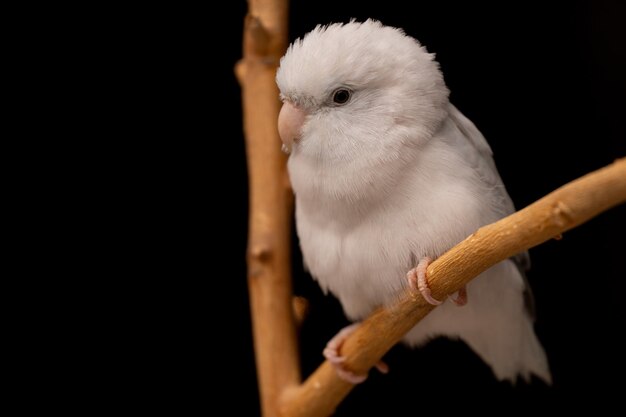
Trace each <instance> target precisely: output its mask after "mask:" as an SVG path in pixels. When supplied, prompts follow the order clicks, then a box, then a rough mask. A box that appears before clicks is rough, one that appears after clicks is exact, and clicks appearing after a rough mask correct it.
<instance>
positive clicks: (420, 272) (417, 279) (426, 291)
mask: <svg viewBox="0 0 626 417" xmlns="http://www.w3.org/2000/svg"><path fill="white" fill-rule="evenodd" d="M431 262H432V259H430V258H429V257H427V256H426V257H424V258H422V259H421V260H420V261H419V263H418V264H417V266H416V267H415V268H413V269H411V270H410V271H409V272H408V273H407V274H406V278H407V280H408V281H409V286H410V287H411V289H412V290H413V291H419V292H420V293H421V294H422V297H424V299H425V300H426V301H427V302H429V303H430V304H432V305H435V306H438V305H439V304H441V303H442V302H441V301H439V300H436V299H434V298H433V296H432V295H430V288H429V287H428V281H427V280H426V268H428V265H429V264H430V263H431ZM452 301H453V302H454V304H456V305H458V306H463V305H465V304H467V289H466V288H465V286H463V288H461V289H460V290H459V292H458V296H457V298H453V299H452Z"/></svg>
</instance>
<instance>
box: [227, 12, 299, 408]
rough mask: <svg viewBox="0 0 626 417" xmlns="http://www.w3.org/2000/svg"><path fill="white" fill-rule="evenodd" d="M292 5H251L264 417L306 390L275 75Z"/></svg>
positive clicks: (240, 67) (256, 319)
mask: <svg viewBox="0 0 626 417" xmlns="http://www.w3.org/2000/svg"><path fill="white" fill-rule="evenodd" d="M287 6H288V1H287V0H249V1H248V8H249V11H248V15H247V16H246V18H245V22H244V34H243V39H244V41H243V59H242V60H241V61H240V62H239V63H238V64H237V65H236V67H235V73H236V75H237V77H238V79H239V83H240V84H241V87H242V94H243V116H244V133H245V137H246V152H247V160H248V175H249V185H250V218H249V236H248V287H249V291H250V309H251V313H252V325H253V333H254V343H255V357H256V366H257V375H258V382H259V390H260V395H261V409H262V412H263V416H266V417H275V416H277V415H278V410H277V404H278V398H279V394H280V393H281V392H282V391H283V390H284V389H285V388H287V387H289V386H295V385H297V384H298V383H299V382H300V370H299V359H298V352H297V344H296V329H295V322H294V316H293V305H292V290H291V277H290V271H291V263H290V256H291V254H290V247H291V244H290V238H291V232H290V225H291V209H292V206H293V197H292V195H291V190H290V189H289V187H288V181H287V173H286V158H285V155H283V153H282V152H281V151H280V139H279V136H278V128H277V120H278V112H279V110H280V101H279V99H278V88H277V87H276V82H275V80H274V79H275V76H276V68H277V66H278V62H279V59H280V57H281V56H282V55H283V54H284V53H285V50H286V47H287Z"/></svg>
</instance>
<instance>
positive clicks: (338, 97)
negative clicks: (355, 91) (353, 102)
mask: <svg viewBox="0 0 626 417" xmlns="http://www.w3.org/2000/svg"><path fill="white" fill-rule="evenodd" d="M350 95H351V93H350V90H347V89H345V88H340V89H338V90H335V92H334V93H333V102H335V104H346V103H347V102H348V100H350Z"/></svg>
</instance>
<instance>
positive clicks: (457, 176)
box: [276, 20, 551, 383]
mask: <svg viewBox="0 0 626 417" xmlns="http://www.w3.org/2000/svg"><path fill="white" fill-rule="evenodd" d="M276 80H277V83H278V86H279V88H280V91H281V99H282V100H283V107H282V109H281V113H280V116H279V122H278V124H279V126H278V128H279V133H280V136H281V139H282V141H283V144H284V145H283V147H284V149H285V150H286V151H289V152H290V156H289V161H288V169H289V175H290V179H291V183H292V186H293V190H294V193H295V197H296V224H297V232H298V236H299V240H300V246H301V249H302V254H303V257H304V262H305V266H306V267H307V268H308V270H309V271H310V272H311V274H312V276H313V277H314V278H315V279H316V280H317V281H318V282H319V284H320V285H321V287H322V289H323V290H324V291H326V292H327V291H330V292H331V293H333V294H334V295H335V296H337V297H338V299H339V300H340V302H341V304H342V306H343V309H344V311H345V313H346V315H347V316H348V318H350V319H351V320H354V321H358V320H361V319H363V318H365V317H366V316H367V315H368V314H370V313H371V312H372V311H373V310H374V309H375V308H377V307H379V306H381V305H385V304H389V303H392V302H393V301H394V300H395V299H396V298H397V297H398V295H399V294H402V293H403V292H404V291H406V289H407V287H411V288H412V289H414V290H417V289H419V291H420V292H421V293H422V294H423V296H424V297H425V298H426V300H427V301H429V302H431V303H433V304H438V303H439V301H438V300H435V299H433V298H432V297H431V296H430V291H429V289H428V285H427V283H426V282H427V281H426V277H425V270H426V267H427V266H428V262H430V260H431V259H435V258H437V257H438V256H439V255H441V254H442V253H444V252H445V251H446V250H448V249H450V248H451V247H452V246H454V245H455V244H456V243H458V242H460V241H461V240H463V239H464V238H465V237H467V236H468V235H469V234H471V233H472V232H474V231H475V230H476V229H478V228H479V227H481V226H483V225H485V224H488V223H491V222H494V221H496V220H498V219H500V218H502V217H504V216H506V215H508V214H510V213H512V212H513V211H514V208H513V204H512V202H511V199H510V197H509V196H508V194H507V192H506V189H505V187H504V185H503V184H502V180H501V179H500V176H499V174H498V171H497V169H496V166H495V164H494V161H493V158H492V152H491V149H490V147H489V145H488V144H487V142H486V141H485V138H484V137H483V136H482V134H481V133H480V132H479V131H478V129H477V128H476V126H474V124H473V123H472V122H471V121H470V120H468V119H467V118H466V117H464V116H463V114H461V112H460V111H459V110H457V109H456V108H455V107H454V106H453V105H452V104H451V103H450V102H449V101H448V89H447V88H446V85H445V83H444V80H443V76H442V74H441V71H440V70H439V66H438V64H437V62H436V61H435V60H434V56H433V55H432V54H429V53H428V52H427V51H426V49H425V48H424V47H423V46H421V45H420V44H419V43H418V42H417V41H416V40H415V39H413V38H411V37H409V36H407V35H406V34H405V33H404V32H403V31H402V30H400V29H397V28H392V27H388V26H383V25H382V24H381V23H380V22H378V21H375V20H367V21H365V22H356V21H351V22H350V23H347V24H331V25H327V26H317V27H316V28H315V29H314V30H313V31H311V32H310V33H308V34H307V35H305V36H304V38H303V39H298V40H296V41H295V42H294V43H293V44H292V45H290V47H289V49H288V50H287V53H286V54H285V56H284V57H283V58H282V59H281V61H280V68H279V70H278V73H277V76H276ZM521 260H527V254H521V255H520V256H518V257H517V258H516V259H511V260H506V261H504V262H501V263H499V264H497V265H495V266H493V267H492V268H490V269H489V270H487V271H485V272H484V273H482V274H481V275H480V276H479V277H477V278H476V279H474V280H473V281H471V283H470V284H469V285H468V287H467V289H466V290H465V289H464V290H462V291H459V294H458V297H457V298H456V299H454V300H449V301H447V302H443V303H442V304H441V305H440V306H439V307H437V308H436V309H435V310H433V311H432V312H431V313H430V314H429V315H428V316H427V317H426V318H424V319H423V320H422V321H421V322H420V323H419V324H417V325H416V326H415V327H414V328H413V329H412V330H411V331H409V333H408V334H406V336H405V337H404V339H403V341H404V342H405V343H407V344H408V345H411V346H418V345H421V344H424V343H425V342H427V341H428V340H430V339H433V338H435V337H438V336H446V337H449V338H452V339H457V338H460V339H461V340H463V341H465V342H466V343H467V344H468V345H469V346H470V347H471V348H472V349H473V350H474V352H476V353H477V354H478V355H479V356H480V357H481V358H482V359H483V360H484V361H485V362H486V363H487V364H488V365H490V366H491V369H492V370H493V372H494V374H495V376H496V377H497V378H498V379H500V380H505V379H506V380H511V381H515V380H516V379H517V377H518V375H519V376H522V377H523V378H525V379H526V380H528V379H529V378H530V375H531V374H535V375H537V376H538V377H540V378H541V379H543V380H544V381H545V382H546V383H550V382H551V375H550V371H549V368H548V362H547V358H546V354H545V352H544V350H543V348H542V346H541V344H540V343H539V341H538V339H537V337H536V335H535V333H534V330H533V316H532V312H531V311H529V308H528V307H529V302H528V301H529V300H530V298H529V297H528V295H529V289H528V288H527V284H526V281H525V278H524V275H523V269H522V267H521V265H520V263H521V262H520V261H521ZM407 271H408V274H407ZM451 301H453V302H451ZM466 302H467V304H466V305H464V304H465V303H466ZM455 304H458V305H464V306H463V307H459V306H458V305H455ZM353 326H354V325H353ZM353 326H350V327H348V328H346V329H344V330H343V331H341V332H340V333H339V334H338V335H337V336H336V337H335V338H333V340H331V341H330V342H329V344H328V346H327V348H326V349H325V351H324V354H325V356H326V357H327V358H328V359H329V360H330V361H331V362H333V364H335V367H336V369H337V371H338V373H339V375H340V376H341V377H342V378H344V379H346V380H348V381H351V382H354V383H358V382H360V381H362V380H363V379H365V377H366V376H364V375H355V374H354V373H352V372H351V371H349V370H347V369H344V368H343V365H342V360H343V358H342V357H341V356H339V353H338V349H339V348H340V346H341V343H342V341H343V340H344V339H345V337H346V336H347V334H349V333H350V332H351V331H352V330H353V329H354V327H353ZM379 369H381V370H382V371H385V366H384V364H382V363H381V364H380V366H379Z"/></svg>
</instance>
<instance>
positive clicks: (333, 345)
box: [323, 323, 389, 384]
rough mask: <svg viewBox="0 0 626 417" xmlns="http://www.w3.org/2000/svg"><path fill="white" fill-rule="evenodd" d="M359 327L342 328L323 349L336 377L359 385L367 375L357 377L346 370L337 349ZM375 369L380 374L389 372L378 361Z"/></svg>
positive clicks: (342, 357)
mask: <svg viewBox="0 0 626 417" xmlns="http://www.w3.org/2000/svg"><path fill="white" fill-rule="evenodd" d="M358 326H359V323H354V324H351V325H350V326H347V327H344V328H343V329H341V330H340V331H339V333H337V334H336V335H335V336H334V337H333V338H332V339H330V341H329V342H328V343H327V344H326V349H324V352H323V353H324V357H325V358H326V359H328V361H329V362H330V363H331V364H332V365H333V367H334V368H335V371H336V372H337V376H339V378H341V379H343V380H344V381H347V382H350V383H352V384H360V383H361V382H363V381H365V380H366V379H367V374H365V375H357V374H355V373H354V372H352V371H349V370H347V369H346V368H345V367H344V366H343V363H344V362H345V360H346V357H345V356H339V349H340V348H341V345H343V342H345V340H346V339H347V338H348V336H350V335H351V334H352V333H354V331H355V330H356V328H357V327H358ZM375 366H376V369H378V370H379V371H380V372H381V373H383V374H386V373H387V372H389V366H388V365H387V364H386V363H385V362H383V361H379V362H378V363H377V364H376V365H375Z"/></svg>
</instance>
